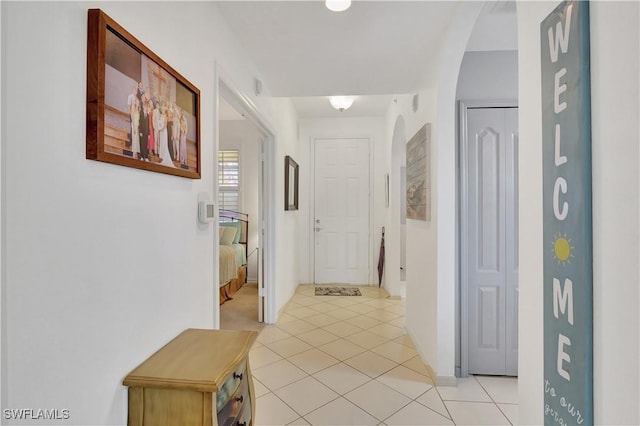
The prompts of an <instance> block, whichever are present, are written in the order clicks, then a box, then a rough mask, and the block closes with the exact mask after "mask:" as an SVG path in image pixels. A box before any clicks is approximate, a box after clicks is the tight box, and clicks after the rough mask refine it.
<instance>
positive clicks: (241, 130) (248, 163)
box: [218, 120, 261, 282]
mask: <svg viewBox="0 0 640 426" xmlns="http://www.w3.org/2000/svg"><path fill="white" fill-rule="evenodd" d="M218 130H219V133H218V135H219V137H220V149H237V150H239V151H240V187H241V189H240V200H241V201H240V210H241V211H242V212H243V213H247V214H248V215H249V230H248V234H247V242H248V245H247V248H248V253H247V254H248V255H249V257H248V259H247V280H248V281H250V282H255V281H257V279H258V255H257V253H256V252H255V250H256V248H257V247H258V236H259V232H258V231H259V230H260V216H259V211H258V199H259V193H258V190H259V175H260V138H261V133H260V132H259V131H258V129H257V128H256V127H255V126H254V125H253V124H252V123H251V122H249V121H247V120H224V121H220V128H219V129H218Z"/></svg>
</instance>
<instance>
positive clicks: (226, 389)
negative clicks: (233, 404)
mask: <svg viewBox="0 0 640 426" xmlns="http://www.w3.org/2000/svg"><path fill="white" fill-rule="evenodd" d="M246 371H247V361H246V360H245V361H243V362H242V364H240V365H239V366H238V368H237V369H236V370H235V371H234V372H233V373H231V374H230V375H229V377H228V378H227V380H225V381H224V384H223V385H222V386H221V387H220V389H219V390H218V392H217V394H216V412H218V413H219V412H220V410H222V408H223V407H224V406H225V405H227V402H229V399H230V398H231V396H232V395H233V394H235V393H236V391H237V390H238V388H239V387H240V384H241V383H242V382H246V381H247V377H246V375H247V374H246Z"/></svg>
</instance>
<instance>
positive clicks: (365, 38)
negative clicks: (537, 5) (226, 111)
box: [216, 0, 517, 118]
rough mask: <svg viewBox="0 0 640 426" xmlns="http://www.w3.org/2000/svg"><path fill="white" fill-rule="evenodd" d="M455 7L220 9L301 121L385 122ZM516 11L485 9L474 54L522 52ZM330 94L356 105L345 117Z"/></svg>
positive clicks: (293, 4)
mask: <svg viewBox="0 0 640 426" xmlns="http://www.w3.org/2000/svg"><path fill="white" fill-rule="evenodd" d="M457 3H458V2H455V1H395V0H394V1H391V0H386V1H353V4H352V6H351V8H350V9H348V10H347V11H345V12H340V13H336V12H331V11H329V10H328V9H327V8H326V7H325V6H324V2H323V1H317V0H316V1H218V2H216V4H217V5H218V7H219V10H220V12H221V13H222V15H223V17H224V18H225V20H226V21H227V23H228V24H229V27H230V29H231V30H232V31H233V32H234V34H235V35H236V37H237V38H238V40H239V41H240V43H241V44H242V45H243V47H244V48H245V50H246V51H247V54H248V56H249V57H250V58H251V59H252V60H253V62H254V63H255V65H256V67H257V69H258V70H259V71H260V73H261V76H262V77H261V78H262V79H263V81H262V83H263V85H264V86H265V87H266V88H267V90H268V92H269V94H270V95H271V96H283V97H292V98H294V99H293V102H294V105H295V107H296V109H297V111H298V115H299V116H300V117H301V118H302V117H338V116H343V117H344V116H372V115H373V116H378V115H384V114H385V112H386V110H387V108H388V106H389V103H390V102H391V100H392V98H393V95H394V94H401V93H415V92H417V91H418V90H419V89H420V87H421V86H422V83H423V82H424V81H425V79H426V78H427V77H428V76H429V75H430V74H429V73H430V72H433V70H432V67H430V60H432V57H433V55H434V54H435V52H436V51H437V48H438V43H439V42H440V41H441V39H442V36H443V34H444V33H445V31H446V28H447V26H448V24H449V22H450V20H451V19H452V16H453V13H454V11H455V8H456V6H457ZM512 5H513V2H505V1H490V2H488V3H487V5H486V6H485V8H484V13H483V15H482V16H485V17H484V18H483V17H482V16H481V18H479V19H478V25H477V26H476V28H475V29H474V36H473V39H474V45H473V46H471V43H470V47H472V48H470V50H511V49H515V48H517V47H514V46H517V42H516V41H515V40H516V39H515V36H517V34H516V31H515V21H516V20H515V7H514V6H512ZM480 26H481V28H480ZM330 95H357V98H356V100H355V102H354V105H353V106H352V107H351V108H350V109H349V110H347V111H345V112H343V113H340V112H338V111H335V110H333V109H332V108H331V107H330V106H329V101H328V96H330Z"/></svg>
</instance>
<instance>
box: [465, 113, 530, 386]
mask: <svg viewBox="0 0 640 426" xmlns="http://www.w3.org/2000/svg"><path fill="white" fill-rule="evenodd" d="M466 137H467V139H466V140H465V141H463V143H464V148H463V149H464V150H465V154H466V155H465V156H466V182H463V185H464V186H465V188H466V191H464V192H465V193H466V200H465V201H466V211H465V212H464V215H465V217H464V220H465V222H466V225H467V231H466V233H465V235H463V238H466V243H467V244H466V246H467V256H466V265H465V266H464V267H465V268H466V277H467V286H468V287H467V289H468V308H469V311H468V312H469V317H468V318H469V325H468V330H469V336H468V337H469V341H468V342H469V343H468V348H469V350H468V361H469V373H470V374H495V375H517V374H518V263H517V262H518V255H517V248H518V231H517V230H518V224H517V218H518V210H517V209H518V192H517V191H518V184H517V182H518V172H517V165H518V109H517V108H470V109H468V110H467V129H466Z"/></svg>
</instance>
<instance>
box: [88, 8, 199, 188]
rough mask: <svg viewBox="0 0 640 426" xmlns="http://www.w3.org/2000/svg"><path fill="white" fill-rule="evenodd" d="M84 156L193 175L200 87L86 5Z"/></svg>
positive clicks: (196, 173) (196, 159) (196, 174)
mask: <svg viewBox="0 0 640 426" xmlns="http://www.w3.org/2000/svg"><path fill="white" fill-rule="evenodd" d="M86 158H87V159H91V160H97V161H103V162H107V163H113V164H119V165H122V166H128V167H134V168H138V169H143V170H149V171H154V172H159V173H167V174H172V175H176V176H182V177H186V178H192V179H200V173H201V170H200V166H201V162H200V91H199V90H198V88H196V87H195V86H194V85H193V84H191V83H190V82H189V81H188V80H187V79H185V78H184V77H183V76H181V75H180V74H179V73H178V72H177V71H176V70H174V69H173V68H172V67H171V66H169V65H168V64H167V63H166V62H164V61H163V60H162V59H160V58H159V57H158V56H157V55H156V54H154V53H153V52H152V51H151V50H149V49H148V48H147V47H146V46H145V45H144V44H142V43H141V42H140V41H138V40H137V39H136V38H135V37H133V36H132V35H131V34H129V32H127V31H126V30H125V29H124V28H122V27H121V26H120V25H118V24H117V23H116V22H115V21H114V20H113V19H111V18H109V16H107V15H106V14H105V13H104V12H102V11H101V10H100V9H90V10H89V21H88V34H87V140H86Z"/></svg>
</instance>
